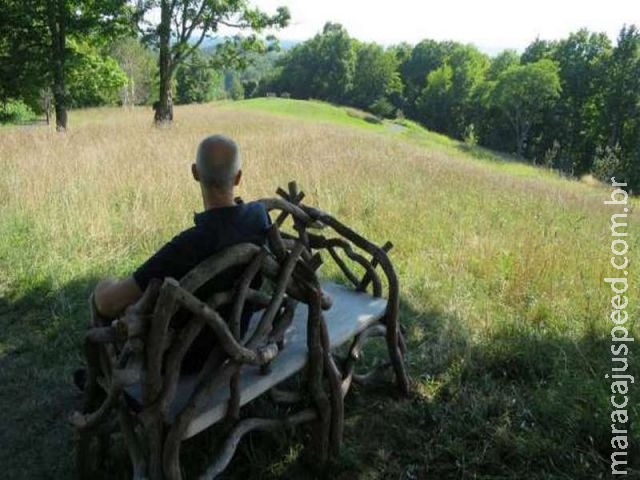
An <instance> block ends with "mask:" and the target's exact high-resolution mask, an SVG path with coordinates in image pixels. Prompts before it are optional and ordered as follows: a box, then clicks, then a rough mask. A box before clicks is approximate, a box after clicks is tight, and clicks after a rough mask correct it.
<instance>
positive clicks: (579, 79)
mask: <svg viewBox="0 0 640 480" xmlns="http://www.w3.org/2000/svg"><path fill="white" fill-rule="evenodd" d="M610 55H611V42H610V40H609V38H608V37H607V36H606V35H605V34H603V33H590V32H589V31H588V30H585V29H582V30H580V31H578V32H576V33H572V34H570V35H569V37H568V38H566V39H564V40H561V41H559V42H558V43H557V44H556V47H555V49H554V51H553V54H552V56H553V59H554V60H555V61H556V62H557V64H558V67H559V75H560V86H561V88H562V96H561V98H560V99H559V101H558V105H557V107H558V108H557V113H558V116H557V118H558V120H557V122H548V127H549V128H550V129H552V130H553V131H555V132H556V134H557V135H558V137H559V138H561V139H562V150H563V152H564V155H565V156H566V157H568V158H569V159H571V167H572V169H573V170H574V172H575V173H576V174H582V173H584V172H587V171H588V170H589V169H590V168H591V164H592V162H593V158H594V155H595V153H596V147H597V145H598V143H599V141H598V137H599V130H600V128H599V127H600V125H599V121H600V112H601V111H602V110H603V107H604V105H603V103H604V95H603V92H604V90H605V85H604V84H605V82H606V81H607V77H608V75H609V72H608V71H607V69H606V63H607V60H608V58H609V56H610Z"/></svg>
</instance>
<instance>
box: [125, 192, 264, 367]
mask: <svg viewBox="0 0 640 480" xmlns="http://www.w3.org/2000/svg"><path fill="white" fill-rule="evenodd" d="M194 222H195V225H194V226H193V227H191V228H189V229H187V230H185V231H183V232H182V233H180V234H179V235H176V236H175V237H174V238H173V239H172V240H171V241H170V242H169V243H167V244H166V245H164V246H163V247H162V248H161V249H160V250H158V252H157V253H156V254H155V255H153V256H152V257H151V258H149V259H148V260H147V261H146V262H145V263H144V264H142V265H141V266H140V268H138V269H137V270H136V271H135V272H134V274H133V278H134V280H135V281H136V283H137V284H138V286H139V287H140V289H141V290H145V289H146V287H147V285H148V284H149V282H150V281H151V280H152V279H153V278H158V279H164V278H166V277H172V278H176V279H181V278H182V277H183V276H184V275H186V274H187V273H188V272H189V271H191V270H192V269H193V268H194V267H196V266H197V265H198V264H199V263H200V262H202V261H203V260H205V259H207V258H209V257H210V256H212V255H214V254H215V253H218V252H220V251H222V250H224V249H225V248H227V247H230V246H232V245H236V244H238V243H245V242H250V243H255V244H256V245H263V244H264V242H265V239H266V232H267V230H268V228H269V225H270V221H269V217H268V215H267V212H266V210H265V208H264V206H263V205H262V204H260V203H255V202H252V203H246V204H239V205H236V206H232V207H221V208H212V209H209V210H205V211H204V212H202V213H198V214H196V215H195V216H194ZM239 273H240V272H237V271H228V272H223V273H222V274H221V275H219V276H217V277H216V279H214V281H212V282H208V283H206V284H205V285H204V286H203V287H202V288H200V289H199V290H198V291H197V292H195V294H196V296H198V297H199V298H201V299H203V300H206V299H207V298H208V297H209V296H210V295H212V294H213V293H214V292H219V291H223V290H228V289H230V288H232V287H233V283H234V281H235V280H236V278H237V275H238V274H239ZM219 313H220V314H221V315H222V316H223V318H225V319H226V317H227V316H228V314H229V313H230V312H229V308H228V306H227V307H226V308H225V307H223V308H221V309H220V312H219ZM250 317H251V312H250V311H247V312H245V313H244V315H243V318H242V330H243V331H244V330H245V329H246V328H247V324H248V321H249V319H250ZM185 320H186V317H185V313H184V312H178V314H177V315H176V318H174V320H173V324H174V326H176V327H179V326H181V325H182V324H183V323H184V321H185ZM215 340H216V339H215V336H214V335H213V332H211V331H210V330H209V329H208V328H205V329H203V330H202V332H201V333H200V335H198V337H197V338H196V339H195V340H194V342H193V344H192V346H191V348H190V349H189V352H188V353H187V355H186V356H185V359H184V362H183V371H184V372H187V373H188V372H193V371H197V370H199V369H200V368H201V366H202V363H203V362H204V361H205V360H206V358H207V355H208V353H209V352H210V351H211V349H212V348H213V347H214V345H215Z"/></svg>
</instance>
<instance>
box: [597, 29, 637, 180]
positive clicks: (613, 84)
mask: <svg viewBox="0 0 640 480" xmlns="http://www.w3.org/2000/svg"><path fill="white" fill-rule="evenodd" d="M606 72H607V80H608V82H607V85H606V87H605V101H604V109H603V119H602V123H601V124H602V129H603V136H604V140H603V143H605V147H603V148H602V149H605V150H606V149H608V150H610V151H615V152H618V154H619V155H618V157H619V158H618V162H617V163H618V165H619V168H618V169H617V171H616V173H617V174H618V175H620V176H621V177H623V178H624V179H625V180H626V181H628V183H629V185H630V187H631V188H634V189H636V190H640V30H639V29H638V27H637V26H635V25H631V26H628V27H624V28H622V30H621V31H620V34H619V36H618V42H617V45H616V47H615V48H614V49H613V52H612V54H611V56H610V58H609V59H608V61H607V64H606Z"/></svg>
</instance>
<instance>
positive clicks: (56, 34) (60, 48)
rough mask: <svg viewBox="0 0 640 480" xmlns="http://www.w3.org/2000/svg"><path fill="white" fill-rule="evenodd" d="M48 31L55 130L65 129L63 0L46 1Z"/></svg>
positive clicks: (65, 17)
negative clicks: (49, 34) (49, 36)
mask: <svg viewBox="0 0 640 480" xmlns="http://www.w3.org/2000/svg"><path fill="white" fill-rule="evenodd" d="M47 9H48V22H49V31H50V33H51V54H52V55H51V63H52V70H53V100H54V106H55V112H56V130H57V131H59V132H64V131H65V130H66V129H67V92H66V88H65V83H64V63H65V56H66V54H65V49H66V25H65V24H66V19H67V15H66V13H67V12H66V5H65V2H64V1H63V0H49V1H48V2H47Z"/></svg>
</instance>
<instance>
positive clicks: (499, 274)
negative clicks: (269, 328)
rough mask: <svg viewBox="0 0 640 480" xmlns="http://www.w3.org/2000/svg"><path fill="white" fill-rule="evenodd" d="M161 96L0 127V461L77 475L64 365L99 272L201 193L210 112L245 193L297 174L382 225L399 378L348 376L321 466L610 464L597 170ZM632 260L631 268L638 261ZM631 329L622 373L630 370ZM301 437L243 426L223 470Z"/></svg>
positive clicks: (433, 470) (342, 469) (636, 470)
mask: <svg viewBox="0 0 640 480" xmlns="http://www.w3.org/2000/svg"><path fill="white" fill-rule="evenodd" d="M175 115H176V121H175V122H174V124H173V125H172V126H171V127H170V128H155V127H154V126H153V125H152V122H151V119H152V113H151V110H150V109H134V110H122V109H115V108H114V109H98V110H83V111H73V112H71V115H70V130H69V132H68V133H67V134H65V135H60V134H56V133H55V132H54V131H53V130H50V129H48V128H46V127H38V128H19V127H10V128H2V129H0V412H2V414H1V415H0V419H1V420H0V466H1V468H2V477H3V478H11V479H21V478H29V479H31V478H56V479H58V478H69V477H71V476H72V450H71V448H72V443H71V440H72V431H71V428H70V427H69V426H68V425H67V423H66V418H67V416H68V414H69V413H70V412H71V411H72V410H73V409H74V408H76V407H77V406H78V404H79V395H78V394H77V393H76V392H75V391H74V389H73V386H72V385H71V381H70V378H71V373H72V371H73V370H74V369H75V368H77V366H78V365H79V364H80V363H81V362H82V357H81V348H80V345H81V344H80V339H81V336H82V332H83V330H84V328H85V325H86V321H87V315H88V309H87V298H88V295H89V293H90V291H91V290H92V288H93V286H94V285H95V283H96V282H97V280H98V279H99V278H102V277H106V276H122V275H127V274H129V273H130V272H131V271H132V270H133V269H134V268H135V267H136V266H137V265H138V264H139V263H141V262H142V261H144V260H145V259H146V258H147V257H148V256H149V255H150V254H151V253H153V252H154V251H155V249H157V248H158V247H160V246H161V245H162V244H163V243H164V242H166V241H167V240H168V239H170V238H171V236H172V235H174V234H175V233H177V232H178V231H180V230H181V229H183V228H185V227H187V226H189V225H190V223H191V221H192V214H193V212H194V211H199V210H201V208H202V206H201V204H200V203H199V202H200V200H199V192H198V187H197V184H196V183H195V182H193V181H192V179H191V177H190V171H189V166H190V163H191V162H192V159H193V157H194V153H195V147H196V145H197V143H198V142H199V140H200V139H201V138H202V137H204V136H205V135H207V134H210V133H214V132H221V133H225V134H227V135H230V136H231V137H233V138H235V139H237V141H238V142H239V144H240V146H241V149H242V153H243V159H244V179H243V183H242V185H241V188H240V192H239V193H240V194H241V195H242V197H243V198H245V199H252V198H260V197H267V196H273V194H274V192H275V189H276V188H277V187H278V186H286V184H287V182H288V181H290V180H292V179H295V180H297V181H298V183H299V185H300V186H301V188H302V189H303V190H304V191H305V193H306V194H307V197H306V199H305V201H306V202H307V203H309V204H311V205H317V206H319V207H320V208H322V209H324V210H326V211H329V212H331V213H333V214H334V215H335V216H336V217H337V218H339V219H341V220H344V221H345V222H346V223H347V224H349V225H351V226H352V227H353V228H355V229H356V230H358V231H360V232H362V233H363V234H364V235H365V236H366V237H368V238H370V239H371V240H374V241H376V242H377V243H379V244H382V243H384V242H385V241H386V240H391V241H392V242H393V243H394V245H395V247H394V249H393V250H392V253H391V258H392V261H393V262H394V263H395V265H396V268H397V271H398V274H399V278H400V284H401V292H402V313H401V322H402V323H403V324H404V325H405V326H406V328H407V340H408V346H409V352H408V357H407V362H408V367H409V370H410V374H411V376H412V379H413V382H414V384H413V393H412V395H411V397H410V398H408V399H396V398H393V397H390V396H389V395H388V393H387V392H384V391H380V390H378V391H376V390H374V391H370V390H364V389H355V391H354V394H353V395H351V396H349V397H348V398H347V402H346V422H347V423H346V431H345V445H344V449H343V452H342V454H341V456H340V458H338V459H337V460H336V461H334V462H332V464H331V465H330V466H329V470H328V476H330V477H333V478H337V479H363V480H364V479H383V478H384V479H386V478H390V479H391V478H393V479H406V480H414V479H426V478H429V479H449V478H451V479H453V478H464V479H507V478H513V479H516V478H517V479H520V478H526V479H583V478H584V479H591V478H605V477H607V475H608V473H607V472H609V471H610V466H609V465H610V459H609V456H610V450H611V445H610V441H611V426H610V424H611V421H610V418H609V415H610V411H611V405H610V403H609V397H610V393H609V386H610V384H609V383H608V381H607V380H605V378H604V375H605V374H606V373H607V372H609V371H610V368H611V353H610V351H609V344H610V333H609V331H610V329H611V327H610V322H609V320H608V318H609V312H610V310H611V305H610V300H611V293H610V290H609V288H608V286H607V285H606V284H604V282H603V278H605V277H609V276H611V274H612V268H611V266H610V264H609V258H610V257H611V254H610V251H609V248H610V244H611V232H610V216H611V215H612V213H615V212H612V209H611V207H608V206H606V205H603V201H604V200H606V199H607V198H608V196H609V189H608V188H607V187H606V186H602V185H598V184H595V185H592V184H591V185H588V184H585V183H584V182H579V181H574V180H568V179H565V178H562V177H560V176H558V175H556V174H554V173H553V172H550V171H547V170H543V169H539V168H535V167H531V166H527V165H524V164H521V163H518V162H516V161H514V160H511V159H509V158H507V157H505V156H498V155H495V154H493V153H491V152H488V151H485V150H482V149H478V148H475V147H470V146H467V145H464V144H461V143H459V142H455V141H453V140H450V139H448V138H446V137H442V136H440V135H436V134H433V133H430V132H427V131H425V130H423V129H421V128H419V127H417V126H416V125H415V124H412V123H410V122H406V123H404V124H403V125H401V126H397V125H395V126H394V125H393V124H390V123H388V122H387V123H380V124H376V123H371V122H369V121H367V119H366V118H364V117H363V116H362V115H359V114H358V113H357V112H354V111H347V110H346V109H344V108H338V107H332V106H329V105H326V104H322V103H319V102H301V101H293V100H280V99H258V100H250V101H244V102H228V103H224V102H223V103H214V104H207V105H193V106H185V107H177V108H176V110H175ZM637 207H638V202H633V203H632V212H631V214H630V218H629V229H628V232H629V236H628V242H629V245H630V251H631V253H630V255H631V257H632V259H633V258H635V255H636V252H638V250H639V249H640V224H639V222H638V208H637ZM629 274H630V277H629V283H630V284H631V285H638V283H640V270H638V269H637V268H636V267H635V262H633V261H632V264H631V266H630V268H629ZM637 292H638V289H637V287H635V290H634V291H633V292H631V293H630V297H629V307H628V312H629V316H630V318H631V319H635V318H637V317H638V313H640V296H639V295H638V294H637ZM633 332H634V333H635V335H636V336H640V335H639V333H640V330H639V329H638V328H637V327H633ZM636 344H637V342H635V343H634V344H631V345H630V355H629V371H627V373H631V374H633V375H635V376H636V378H640V355H639V354H638V347H637V345H636ZM630 395H631V403H630V405H629V414H630V416H631V418H632V419H635V420H633V421H634V422H635V423H634V426H633V427H632V429H631V432H632V434H631V446H630V449H631V450H630V451H631V454H630V456H631V462H632V463H631V465H630V466H629V467H630V468H629V473H630V475H628V476H627V477H626V478H640V464H639V463H638V462H639V460H638V459H639V458H640V456H638V453H639V452H640V434H639V433H638V429H637V425H638V423H637V419H638V418H639V415H640V393H638V391H637V388H636V389H635V390H632V391H631V393H630ZM383 407H384V409H383ZM383 411H384V412H385V415H384V416H383V415H382V414H381V412H383ZM301 442H302V438H301V434H300V433H290V432H289V433H276V434H269V433H266V434H260V433H258V434H255V435H252V436H250V441H248V442H245V443H244V444H243V445H242V447H241V448H240V449H239V453H238V455H237V456H236V458H235V459H234V461H233V463H232V466H231V468H230V470H229V471H228V477H227V478H309V477H308V476H311V475H316V474H317V472H314V471H313V470H308V468H309V467H308V465H305V463H304V461H303V459H302V456H301V455H300V452H301ZM202 444H206V441H204V440H201V439H197V438H196V439H195V440H194V442H193V445H192V448H191V449H190V451H189V452H187V453H186V454H187V455H189V458H192V459H193V462H194V463H196V464H197V463H198V462H199V461H201V457H202V456H204V454H205V453H206V451H205V450H206V447H203V446H202ZM633 452H635V455H634V454H633ZM309 472H311V473H309Z"/></svg>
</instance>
